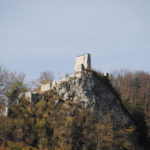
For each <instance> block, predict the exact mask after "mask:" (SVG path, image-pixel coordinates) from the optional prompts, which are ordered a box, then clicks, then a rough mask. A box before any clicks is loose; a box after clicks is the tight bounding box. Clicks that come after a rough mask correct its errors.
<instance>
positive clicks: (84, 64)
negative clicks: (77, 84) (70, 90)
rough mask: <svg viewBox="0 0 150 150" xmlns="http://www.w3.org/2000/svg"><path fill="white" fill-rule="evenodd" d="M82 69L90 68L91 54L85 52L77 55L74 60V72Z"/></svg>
mask: <svg viewBox="0 0 150 150" xmlns="http://www.w3.org/2000/svg"><path fill="white" fill-rule="evenodd" d="M84 69H89V70H90V69H91V56H90V54H85V55H82V56H78V57H77V58H76V60H75V67H74V70H75V72H78V71H83V70H84Z"/></svg>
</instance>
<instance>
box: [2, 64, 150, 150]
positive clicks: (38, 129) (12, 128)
mask: <svg viewBox="0 0 150 150" xmlns="http://www.w3.org/2000/svg"><path fill="white" fill-rule="evenodd" d="M25 77H26V76H25V74H24V73H20V74H17V73H15V72H10V71H8V70H7V69H6V68H5V67H3V66H2V65H1V66H0V111H1V112H3V111H4V109H5V107H6V105H7V106H8V107H9V108H10V113H9V116H8V117H5V116H3V115H1V116H0V149H1V150H7V149H8V150H38V149H40V150H135V149H136V150H148V149H149V147H150V74H149V73H147V72H144V71H134V72H132V71H129V70H125V69H124V70H119V71H113V72H112V73H111V74H110V77H109V81H108V82H110V84H111V85H112V86H113V88H114V90H116V92H117V93H118V95H119V96H120V98H121V100H122V103H123V105H124V107H125V108H126V109H127V110H128V112H129V114H130V116H131V118H132V119H133V121H134V123H135V125H136V128H135V127H133V126H128V127H125V128H118V129H115V128H114V127H113V124H112V122H111V118H110V115H109V114H108V116H107V117H106V118H105V119H103V120H102V121H101V122H99V119H98V114H97V113H95V112H91V111H90V110H88V109H81V108H80V106H78V105H77V104H74V103H72V102H71V101H69V100H67V101H66V102H65V103H66V105H67V106H69V107H64V105H62V104H61V103H59V104H58V105H56V103H55V100H57V99H60V97H58V95H57V94H56V93H55V91H53V90H50V91H48V92H45V93H42V94H40V100H39V101H38V103H36V104H31V103H30V102H29V101H28V100H26V99H22V100H21V101H19V102H18V97H19V95H20V94H21V93H24V92H26V91H28V90H31V89H33V90H34V91H38V89H39V88H40V86H41V85H42V84H43V83H47V82H52V81H53V79H54V75H53V73H52V72H48V71H47V72H46V71H45V72H42V73H40V75H39V78H37V79H35V80H34V81H32V82H31V83H30V84H29V83H28V82H26V78H25ZM33 85H34V88H33Z"/></svg>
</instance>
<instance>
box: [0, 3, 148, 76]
mask: <svg viewBox="0 0 150 150" xmlns="http://www.w3.org/2000/svg"><path fill="white" fill-rule="evenodd" d="M87 52H88V53H91V56H92V66H93V68H95V69H99V70H101V71H103V72H110V71H112V70H116V69H121V68H129V69H131V70H145V71H150V61H149V58H150V0H0V63H1V64H4V65H5V66H6V68H8V69H10V70H11V71H17V72H25V73H26V74H27V76H28V78H29V79H30V78H34V77H37V76H38V75H39V72H41V71H44V70H49V71H53V72H54V73H55V74H57V72H62V74H64V73H65V72H68V73H71V72H73V67H74V60H75V57H76V56H77V55H80V54H84V53H87Z"/></svg>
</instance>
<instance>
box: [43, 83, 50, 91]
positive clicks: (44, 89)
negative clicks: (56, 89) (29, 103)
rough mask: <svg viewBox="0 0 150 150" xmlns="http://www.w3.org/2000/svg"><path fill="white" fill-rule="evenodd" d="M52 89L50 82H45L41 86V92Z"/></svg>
mask: <svg viewBox="0 0 150 150" xmlns="http://www.w3.org/2000/svg"><path fill="white" fill-rule="evenodd" d="M50 89H51V85H50V83H47V84H43V85H42V86H41V92H45V91H48V90H50Z"/></svg>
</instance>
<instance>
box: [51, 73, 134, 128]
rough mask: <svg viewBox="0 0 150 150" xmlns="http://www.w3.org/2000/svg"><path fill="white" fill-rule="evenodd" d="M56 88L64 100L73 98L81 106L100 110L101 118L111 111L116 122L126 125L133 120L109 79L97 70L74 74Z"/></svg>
mask: <svg viewBox="0 0 150 150" xmlns="http://www.w3.org/2000/svg"><path fill="white" fill-rule="evenodd" d="M54 89H55V90H56V92H57V93H58V95H59V96H60V97H61V98H62V99H63V100H64V101H65V100H71V101H73V102H74V103H78V104H80V106H81V107H84V108H89V109H90V110H92V111H95V112H98V113H99V116H100V117H101V118H103V117H104V116H105V115H107V114H108V113H109V114H110V115H111V118H112V120H115V123H116V124H117V123H118V124H119V125H122V126H125V125H127V124H130V123H131V122H132V120H131V119H130V116H129V114H128V112H127V111H126V110H125V109H124V107H123V105H122V103H121V100H120V98H119V96H118V95H117V93H116V92H115V91H114V89H113V88H112V86H111V84H110V83H109V80H108V79H107V78H106V77H104V76H102V75H99V74H97V73H96V72H93V71H86V70H85V71H82V73H81V72H80V76H79V77H78V75H77V74H74V76H71V77H70V78H68V80H66V81H64V82H61V83H60V84H56V85H55V87H54Z"/></svg>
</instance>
